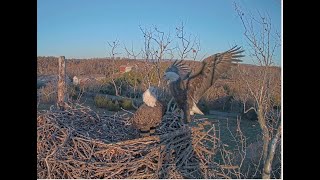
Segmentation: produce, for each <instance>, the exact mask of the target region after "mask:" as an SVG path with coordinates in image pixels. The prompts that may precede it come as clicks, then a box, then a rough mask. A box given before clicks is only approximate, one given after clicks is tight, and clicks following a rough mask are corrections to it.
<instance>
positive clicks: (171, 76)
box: [163, 71, 180, 84]
mask: <svg viewBox="0 0 320 180" xmlns="http://www.w3.org/2000/svg"><path fill="white" fill-rule="evenodd" d="M179 77H180V76H179V75H178V74H177V73H175V72H170V71H169V72H166V73H164V75H163V79H164V80H165V81H167V84H170V83H171V82H174V81H177V80H178V79H179Z"/></svg>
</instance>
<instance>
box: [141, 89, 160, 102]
mask: <svg viewBox="0 0 320 180" xmlns="http://www.w3.org/2000/svg"><path fill="white" fill-rule="evenodd" d="M157 95H158V89H157V88H155V87H153V86H150V87H149V88H148V89H147V90H146V91H145V92H144V93H143V95H142V99H143V102H144V103H145V104H146V105H147V106H150V107H155V106H156V102H157V101H158V96H157Z"/></svg>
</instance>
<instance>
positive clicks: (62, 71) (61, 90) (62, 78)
mask: <svg viewBox="0 0 320 180" xmlns="http://www.w3.org/2000/svg"><path fill="white" fill-rule="evenodd" d="M65 92H66V63H65V57H64V56H60V57H59V77H58V107H59V108H60V109H61V110H63V109H64V108H65V100H66V95H65Z"/></svg>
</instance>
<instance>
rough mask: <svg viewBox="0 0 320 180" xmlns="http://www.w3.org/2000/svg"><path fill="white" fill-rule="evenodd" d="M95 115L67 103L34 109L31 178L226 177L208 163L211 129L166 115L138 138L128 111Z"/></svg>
mask: <svg viewBox="0 0 320 180" xmlns="http://www.w3.org/2000/svg"><path fill="white" fill-rule="evenodd" d="M122 114H123V115H120V113H117V114H115V115H113V116H111V115H106V114H97V113H95V112H94V111H92V110H91V109H90V108H89V107H83V106H81V105H70V107H69V108H67V109H66V110H63V111H62V110H59V109H56V108H52V109H50V110H49V111H41V112H38V118H37V124H38V126H37V177H38V178H41V179H45V178H50V179H52V178H65V179H74V178H84V179H92V178H122V179H131V178H140V179H142V178H148V179H153V178H156V179H159V178H226V177H225V176H224V175H223V173H220V169H221V168H220V167H219V165H218V164H216V163H215V162H214V156H215V154H216V152H217V149H218V146H219V139H218V137H217V129H216V127H215V126H214V125H213V124H210V123H208V122H204V123H199V124H198V125H197V126H195V127H190V126H189V125H182V124H181V123H180V121H179V118H178V117H177V116H175V115H174V114H171V113H170V114H166V115H165V116H164V117H163V120H162V122H161V124H160V126H159V127H158V128H157V129H156V134H155V135H152V136H149V137H144V138H139V133H138V131H137V130H136V129H134V128H133V127H132V125H131V122H130V121H129V119H130V116H132V115H129V114H124V113H122Z"/></svg>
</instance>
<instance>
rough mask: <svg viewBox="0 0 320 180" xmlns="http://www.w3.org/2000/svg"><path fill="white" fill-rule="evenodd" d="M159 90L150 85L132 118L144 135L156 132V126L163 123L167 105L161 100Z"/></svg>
mask: <svg viewBox="0 0 320 180" xmlns="http://www.w3.org/2000/svg"><path fill="white" fill-rule="evenodd" d="M159 93H160V92H159V90H158V89H157V88H156V87H152V86H151V87H150V88H149V89H147V90H146V91H145V92H144V93H143V96H142V97H143V102H144V103H143V104H142V105H141V106H140V107H139V109H138V110H137V111H136V112H135V113H134V115H133V117H132V118H131V120H132V124H133V126H134V127H135V128H137V129H139V130H140V134H141V135H142V136H148V135H150V131H151V133H154V130H155V128H156V127H157V126H158V125H159V124H160V123H161V119H162V116H163V115H164V112H165V105H164V104H163V102H161V101H160V100H159Z"/></svg>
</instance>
